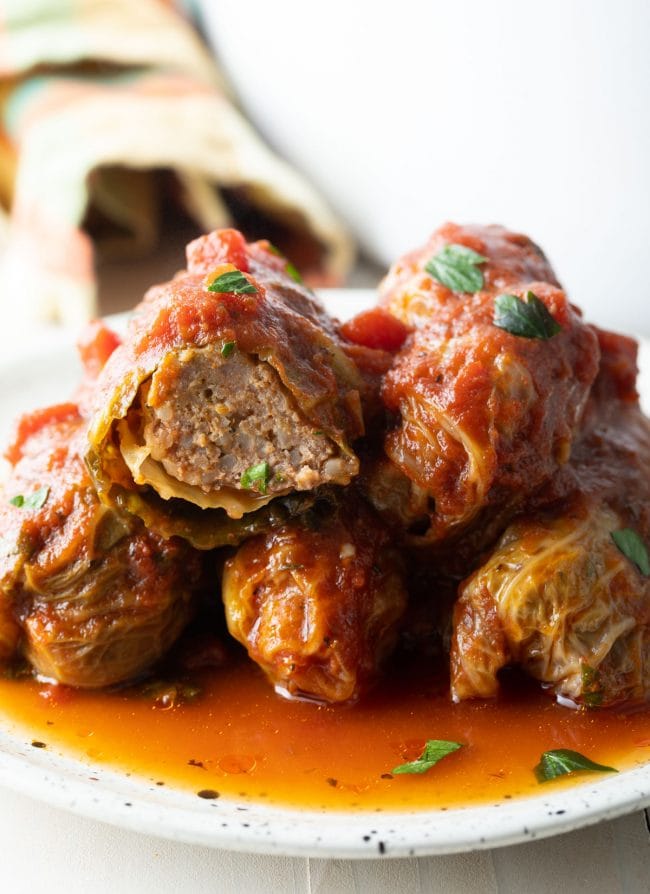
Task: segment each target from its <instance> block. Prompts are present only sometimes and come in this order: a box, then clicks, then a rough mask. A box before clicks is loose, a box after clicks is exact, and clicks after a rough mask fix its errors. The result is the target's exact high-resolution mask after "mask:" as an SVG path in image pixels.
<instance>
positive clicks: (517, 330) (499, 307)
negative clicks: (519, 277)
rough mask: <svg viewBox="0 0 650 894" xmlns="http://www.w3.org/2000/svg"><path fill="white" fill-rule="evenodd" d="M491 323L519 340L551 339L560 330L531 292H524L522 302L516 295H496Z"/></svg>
mask: <svg viewBox="0 0 650 894" xmlns="http://www.w3.org/2000/svg"><path fill="white" fill-rule="evenodd" d="M492 322H493V323H494V325H495V326H498V328H499V329H505V331H506V332H509V333H510V334H511V335H519V336H521V338H544V339H546V338H552V337H553V336H554V335H557V333H558V332H560V331H561V329H562V327H561V326H560V324H559V323H557V322H556V321H555V320H554V319H553V317H552V316H551V314H550V313H549V311H548V308H547V307H546V305H545V304H544V302H543V301H540V299H539V298H538V297H537V295H535V294H534V293H533V292H526V298H525V299H524V300H522V299H521V298H519V297H517V295H497V297H496V298H495V300H494V317H493V319H492Z"/></svg>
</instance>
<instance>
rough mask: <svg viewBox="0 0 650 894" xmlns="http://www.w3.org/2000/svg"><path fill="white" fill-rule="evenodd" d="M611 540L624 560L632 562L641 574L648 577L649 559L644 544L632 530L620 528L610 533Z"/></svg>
mask: <svg viewBox="0 0 650 894" xmlns="http://www.w3.org/2000/svg"><path fill="white" fill-rule="evenodd" d="M612 540H613V541H614V543H615V544H616V546H617V547H618V548H619V549H620V551H621V552H622V553H623V555H624V556H625V558H626V559H629V560H630V562H633V563H634V564H635V565H636V567H637V568H638V569H639V571H640V572H641V574H643V575H645V576H646V577H648V575H650V559H648V550H647V549H646V546H645V543H644V542H643V540H641V538H640V537H639V535H638V534H637V532H636V531H633V530H632V528H621V530H620V531H612Z"/></svg>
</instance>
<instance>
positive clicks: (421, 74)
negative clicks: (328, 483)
mask: <svg viewBox="0 0 650 894" xmlns="http://www.w3.org/2000/svg"><path fill="white" fill-rule="evenodd" d="M197 5H199V6H203V7H204V14H205V17H206V22H207V24H208V25H209V26H211V30H212V33H213V37H214V42H215V44H216V47H217V50H218V55H219V57H220V60H221V62H222V65H223V67H224V68H225V71H226V73H227V75H228V76H229V78H230V80H231V82H232V83H233V84H234V86H235V88H236V90H237V92H238V95H239V98H240V100H241V102H242V104H243V106H244V108H245V110H246V111H247V112H248V113H249V115H250V117H251V118H252V120H253V121H254V122H255V123H256V124H257V125H258V127H259V129H260V130H261V131H262V133H263V134H264V135H265V136H266V137H268V138H269V139H270V141H271V142H272V144H274V146H275V147H276V148H277V149H279V150H280V152H281V154H283V155H285V156H286V157H287V158H288V159H289V160H290V161H292V162H294V163H295V165H296V166H297V167H298V168H300V169H302V170H303V171H304V172H306V173H307V174H308V175H309V176H310V177H311V179H312V180H313V181H314V183H315V184H316V185H317V186H318V187H320V189H321V190H322V191H323V193H324V194H325V196H326V197H328V198H329V199H330V201H331V203H332V204H333V205H334V207H335V209H336V210H338V211H339V212H340V213H341V214H342V215H343V217H344V218H345V219H346V220H347V221H348V223H349V225H350V226H351V228H352V230H353V232H355V234H356V235H358V236H359V237H360V238H361V241H362V243H363V245H364V246H365V247H366V249H368V250H369V251H370V252H371V253H372V254H373V255H374V256H375V258H376V259H377V260H379V261H381V262H382V263H384V264H388V263H390V262H391V261H392V260H393V259H394V258H395V257H396V256H397V255H398V254H399V253H400V252H403V251H404V250H406V249H409V248H412V247H414V246H417V245H418V244H420V243H422V242H423V241H424V240H425V238H426V237H427V235H428V234H429V232H430V231H431V230H433V229H434V228H435V227H436V226H438V225H439V224H440V223H441V222H442V221H444V220H447V219H451V220H457V221H459V222H469V221H476V222H479V223H491V222H498V223H503V224H506V225H507V226H509V227H511V228H513V229H516V230H520V231H523V232H526V233H528V234H529V235H530V236H531V237H532V238H533V239H535V241H537V242H538V243H539V244H540V245H541V246H542V248H544V249H545V251H546V252H547V254H548V255H549V257H550V259H551V261H552V262H553V264H554V265H555V268H556V271H557V273H558V276H559V278H560V281H561V282H562V283H563V284H564V285H565V287H566V288H567V289H568V291H569V293H570V294H571V296H572V298H573V300H574V301H575V302H576V303H578V304H579V305H581V306H582V307H583V308H584V309H585V311H587V315H588V317H589V318H590V319H592V320H593V321H594V322H598V323H601V324H604V325H607V326H609V327H610V328H617V329H621V330H627V331H632V332H646V333H650V300H649V299H650V272H649V269H648V268H649V266H650V51H649V49H648V46H649V43H650V3H648V2H647V0H623V2H618V3H614V2H612V0H544V2H543V3H530V2H522V0H490V2H485V0H453V2H449V0H400V2H390V3H388V2H384V0H329V2H328V3H326V4H320V3H318V4H316V3H305V2H301V0H278V2H274V3H269V2H267V0H247V2H246V3H242V2H241V0H203V2H202V3H201V2H199V3H198V4H197Z"/></svg>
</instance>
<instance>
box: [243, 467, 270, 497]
mask: <svg viewBox="0 0 650 894" xmlns="http://www.w3.org/2000/svg"><path fill="white" fill-rule="evenodd" d="M270 477H271V469H270V468H269V464H268V463H267V462H266V461H265V462H263V463H258V464H257V465H256V466H250V468H248V469H246V471H245V472H244V474H243V475H242V476H241V479H240V484H241V486H242V487H244V488H246V489H247V490H251V489H252V488H253V487H254V486H255V485H257V490H258V491H259V492H260V493H261V494H265V493H266V485H267V484H268V483H269V479H270Z"/></svg>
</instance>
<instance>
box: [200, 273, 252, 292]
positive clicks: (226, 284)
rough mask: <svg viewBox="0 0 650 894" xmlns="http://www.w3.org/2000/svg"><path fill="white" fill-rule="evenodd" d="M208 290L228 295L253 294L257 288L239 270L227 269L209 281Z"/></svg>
mask: <svg viewBox="0 0 650 894" xmlns="http://www.w3.org/2000/svg"><path fill="white" fill-rule="evenodd" d="M208 292H218V293H219V294H230V295H254V294H255V293H256V292H257V288H256V286H254V285H253V283H252V282H250V281H249V280H247V279H246V277H245V276H244V274H243V273H242V272H241V271H239V270H228V272H227V273H222V274H221V276H217V278H216V279H214V280H213V281H212V282H211V283H210V285H209V286H208Z"/></svg>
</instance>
